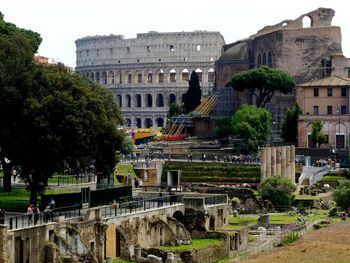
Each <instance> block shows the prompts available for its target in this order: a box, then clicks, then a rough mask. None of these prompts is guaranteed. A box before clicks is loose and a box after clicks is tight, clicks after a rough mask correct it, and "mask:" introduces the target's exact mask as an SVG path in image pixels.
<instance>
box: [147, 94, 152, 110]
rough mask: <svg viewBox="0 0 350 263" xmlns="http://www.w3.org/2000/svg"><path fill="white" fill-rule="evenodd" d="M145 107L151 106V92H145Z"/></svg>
mask: <svg viewBox="0 0 350 263" xmlns="http://www.w3.org/2000/svg"><path fill="white" fill-rule="evenodd" d="M146 107H148V108H152V107H153V97H152V95H151V94H149V93H148V94H146Z"/></svg>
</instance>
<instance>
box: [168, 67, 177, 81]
mask: <svg viewBox="0 0 350 263" xmlns="http://www.w3.org/2000/svg"><path fill="white" fill-rule="evenodd" d="M169 81H170V82H176V70H175V69H171V70H170V71H169Z"/></svg>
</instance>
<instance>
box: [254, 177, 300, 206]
mask: <svg viewBox="0 0 350 263" xmlns="http://www.w3.org/2000/svg"><path fill="white" fill-rule="evenodd" d="M295 190H296V186H295V185H294V184H293V182H292V181H291V180H290V179H289V178H287V177H283V176H270V177H267V178H266V179H264V180H263V181H262V182H261V184H260V186H259V194H260V196H261V198H262V200H263V201H265V200H269V201H271V202H272V204H273V205H274V206H275V207H282V208H285V207H290V206H291V204H292V201H293V195H292V194H293V192H294V191H295Z"/></svg>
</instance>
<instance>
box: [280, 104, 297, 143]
mask: <svg viewBox="0 0 350 263" xmlns="http://www.w3.org/2000/svg"><path fill="white" fill-rule="evenodd" d="M300 114H302V110H301V108H300V106H299V104H298V103H296V104H295V105H294V107H293V108H289V109H288V110H287V112H286V115H285V117H284V120H283V122H282V125H281V130H282V134H281V137H282V138H283V140H284V141H285V142H291V143H293V144H294V145H297V144H298V118H299V115H300Z"/></svg>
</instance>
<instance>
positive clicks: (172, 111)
mask: <svg viewBox="0 0 350 263" xmlns="http://www.w3.org/2000/svg"><path fill="white" fill-rule="evenodd" d="M181 114H183V109H182V107H181V106H180V105H179V104H178V103H176V102H173V103H171V104H170V107H169V112H168V118H171V117H175V116H180V115H181Z"/></svg>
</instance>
